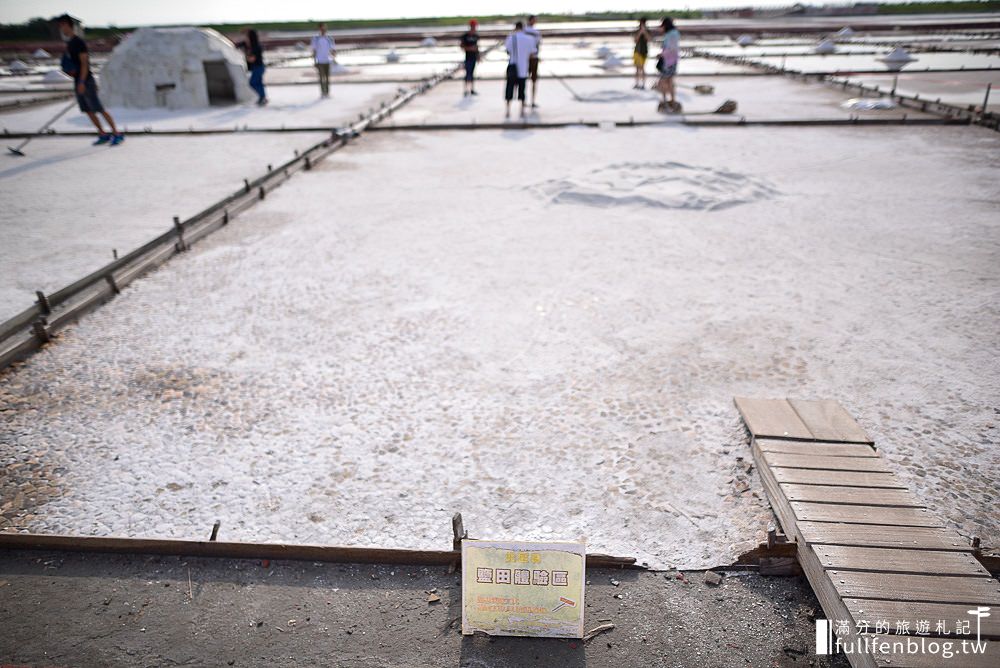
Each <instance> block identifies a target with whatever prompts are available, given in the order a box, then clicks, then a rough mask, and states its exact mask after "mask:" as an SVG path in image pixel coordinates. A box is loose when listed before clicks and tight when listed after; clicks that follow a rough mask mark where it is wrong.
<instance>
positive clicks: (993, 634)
mask: <svg viewBox="0 0 1000 668" xmlns="http://www.w3.org/2000/svg"><path fill="white" fill-rule="evenodd" d="M844 605H845V606H847V610H848V612H850V613H851V617H852V618H853V620H854V622H855V623H857V622H858V621H860V620H864V621H866V622H868V623H869V624H871V625H874V624H875V622H877V621H884V622H888V623H889V625H890V627H891V629H892V630H893V631H895V629H896V622H897V621H905V622H909V623H910V633H911V634H912V633H913V630H914V629H915V628H916V625H917V622H919V621H929V622H930V623H931V630H932V631H933V629H934V626H935V624H936V623H937V622H938V620H944V621H945V623H946V624H947V628H948V630H949V631H951V638H952V639H953V640H954V639H957V640H958V643H957V644H960V643H961V641H962V640H963V639H964V640H973V641H974V640H975V639H976V618H975V617H973V616H972V615H970V614H969V613H968V610H969V606H968V605H965V604H957V603H956V604H948V603H914V602H912V601H876V600H873V599H869V598H845V599H844ZM959 621H962V622H966V621H968V622H970V626H971V630H972V634H971V636H970V635H966V634H963V635H956V634H955V628H956V622H959ZM980 624H981V627H980V628H981V633H982V635H981V637H982V638H985V639H990V640H996V639H1000V615H993V614H991V615H990V616H989V617H983V618H982V619H981V620H980ZM956 665H962V666H964V665H965V664H964V663H962V662H959V663H958V664H956ZM993 665H996V664H993Z"/></svg>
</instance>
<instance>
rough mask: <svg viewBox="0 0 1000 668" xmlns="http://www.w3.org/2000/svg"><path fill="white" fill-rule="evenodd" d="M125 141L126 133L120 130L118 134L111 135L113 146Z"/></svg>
mask: <svg viewBox="0 0 1000 668" xmlns="http://www.w3.org/2000/svg"><path fill="white" fill-rule="evenodd" d="M123 141H125V135H123V134H122V133H120V132H119V133H118V134H116V135H112V136H111V145H112V146H118V144H121V143H122V142H123Z"/></svg>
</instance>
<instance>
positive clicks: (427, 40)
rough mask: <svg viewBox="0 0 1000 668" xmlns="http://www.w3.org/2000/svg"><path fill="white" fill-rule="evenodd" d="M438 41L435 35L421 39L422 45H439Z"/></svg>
mask: <svg viewBox="0 0 1000 668" xmlns="http://www.w3.org/2000/svg"><path fill="white" fill-rule="evenodd" d="M437 43H438V41H437V40H436V39H434V38H433V37H424V38H423V39H422V40H420V46H437Z"/></svg>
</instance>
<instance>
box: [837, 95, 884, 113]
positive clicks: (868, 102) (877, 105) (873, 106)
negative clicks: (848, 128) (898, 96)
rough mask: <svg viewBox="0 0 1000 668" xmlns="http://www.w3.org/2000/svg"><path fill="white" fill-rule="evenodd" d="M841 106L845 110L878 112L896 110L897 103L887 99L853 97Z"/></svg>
mask: <svg viewBox="0 0 1000 668" xmlns="http://www.w3.org/2000/svg"><path fill="white" fill-rule="evenodd" d="M840 106H841V107H843V108H844V109H853V110H854V111H878V110H881V109H895V108H896V103H895V102H893V101H892V100H890V99H889V98H886V97H852V98H851V99H850V100H848V101H846V102H844V103H843V104H841V105H840Z"/></svg>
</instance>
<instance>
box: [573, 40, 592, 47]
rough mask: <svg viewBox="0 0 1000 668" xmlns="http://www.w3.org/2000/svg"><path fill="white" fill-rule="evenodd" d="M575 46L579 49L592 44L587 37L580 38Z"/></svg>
mask: <svg viewBox="0 0 1000 668" xmlns="http://www.w3.org/2000/svg"><path fill="white" fill-rule="evenodd" d="M573 46H575V47H576V48H578V49H586V48H587V47H588V46H590V42H588V41H587V40H585V39H580V40H577V42H576V44H574V45H573Z"/></svg>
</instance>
